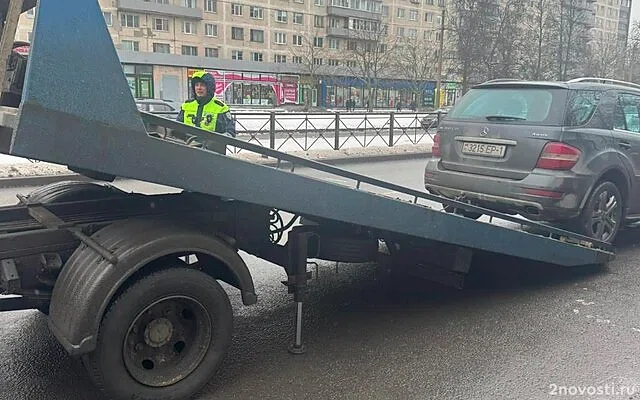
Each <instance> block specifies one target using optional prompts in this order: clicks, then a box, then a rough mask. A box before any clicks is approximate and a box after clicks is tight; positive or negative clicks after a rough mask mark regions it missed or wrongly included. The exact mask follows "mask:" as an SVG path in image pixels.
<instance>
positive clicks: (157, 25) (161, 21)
mask: <svg viewBox="0 0 640 400" xmlns="http://www.w3.org/2000/svg"><path fill="white" fill-rule="evenodd" d="M153 29H155V30H156V31H162V32H169V20H168V19H166V18H155V19H154V20H153Z"/></svg>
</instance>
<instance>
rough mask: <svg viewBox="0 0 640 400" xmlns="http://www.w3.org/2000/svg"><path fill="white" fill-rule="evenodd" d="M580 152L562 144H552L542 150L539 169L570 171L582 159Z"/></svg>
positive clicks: (537, 165)
mask: <svg viewBox="0 0 640 400" xmlns="http://www.w3.org/2000/svg"><path fill="white" fill-rule="evenodd" d="M580 154H581V152H580V150H578V149H576V148H575V147H573V146H569V145H568V144H564V143H560V142H550V143H547V144H546V145H545V146H544V149H542V154H540V157H539V158H538V163H537V164H536V167H537V168H543V169H556V170H569V169H571V168H573V166H574V165H576V163H577V162H578V159H579V158H580Z"/></svg>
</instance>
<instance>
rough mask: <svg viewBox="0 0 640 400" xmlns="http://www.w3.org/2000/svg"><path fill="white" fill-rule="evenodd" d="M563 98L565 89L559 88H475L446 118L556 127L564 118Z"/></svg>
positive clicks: (565, 95)
mask: <svg viewBox="0 0 640 400" xmlns="http://www.w3.org/2000/svg"><path fill="white" fill-rule="evenodd" d="M566 97H567V90H566V89H562V88H546V87H523V86H519V87H506V86H504V87H486V88H474V89H471V90H470V91H469V92H468V93H467V94H466V95H464V96H463V97H462V98H461V99H460V100H459V101H458V103H457V104H456V106H455V107H454V108H453V110H451V112H450V113H449V114H448V115H447V119H448V120H467V121H473V120H477V121H483V122H487V121H488V120H491V121H496V122H500V121H504V122H507V123H521V124H532V123H534V124H537V125H554V126H559V125H562V122H563V120H564V118H563V115H562V114H563V112H562V110H564V109H565V100H566Z"/></svg>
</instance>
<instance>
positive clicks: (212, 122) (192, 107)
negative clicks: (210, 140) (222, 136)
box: [182, 98, 230, 132]
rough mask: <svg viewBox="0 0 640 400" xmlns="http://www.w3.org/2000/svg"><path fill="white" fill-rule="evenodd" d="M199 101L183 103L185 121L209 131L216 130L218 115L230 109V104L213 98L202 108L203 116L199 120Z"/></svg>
mask: <svg viewBox="0 0 640 400" xmlns="http://www.w3.org/2000/svg"><path fill="white" fill-rule="evenodd" d="M199 106H200V104H199V103H198V101H196V100H193V101H188V102H185V103H183V104H182V111H183V112H184V123H185V124H187V125H190V126H196V127H199V128H201V129H205V130H207V131H209V132H215V131H216V123H217V122H218V115H220V114H223V113H226V112H228V111H229V110H230V108H229V106H228V105H226V104H224V103H223V102H221V101H220V100H218V99H215V98H214V99H211V101H209V102H208V103H207V104H205V105H204V107H203V109H202V117H201V118H200V121H198V118H197V117H198V107H199Z"/></svg>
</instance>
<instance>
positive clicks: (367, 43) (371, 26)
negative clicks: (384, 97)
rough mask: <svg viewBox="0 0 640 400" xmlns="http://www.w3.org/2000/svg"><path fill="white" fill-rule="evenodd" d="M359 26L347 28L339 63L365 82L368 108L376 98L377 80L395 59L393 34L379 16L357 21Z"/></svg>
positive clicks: (385, 73)
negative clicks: (341, 61) (341, 60)
mask: <svg viewBox="0 0 640 400" xmlns="http://www.w3.org/2000/svg"><path fill="white" fill-rule="evenodd" d="M358 23H359V24H361V25H358V26H352V27H348V32H349V41H348V44H347V50H346V51H345V52H344V59H343V65H344V66H345V67H346V68H347V70H348V71H349V73H350V74H351V75H352V76H356V77H360V78H361V79H362V80H363V82H364V85H365V93H366V95H365V96H366V97H365V101H366V104H368V105H369V110H371V109H372V108H373V105H374V103H375V101H376V99H377V98H378V94H377V89H378V80H379V79H380V78H382V77H383V76H385V75H389V76H390V73H391V66H392V63H394V61H395V50H396V44H397V36H396V35H389V34H388V32H387V29H388V28H387V26H386V25H384V24H383V23H382V17H380V18H379V19H377V20H359V22H358Z"/></svg>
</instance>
